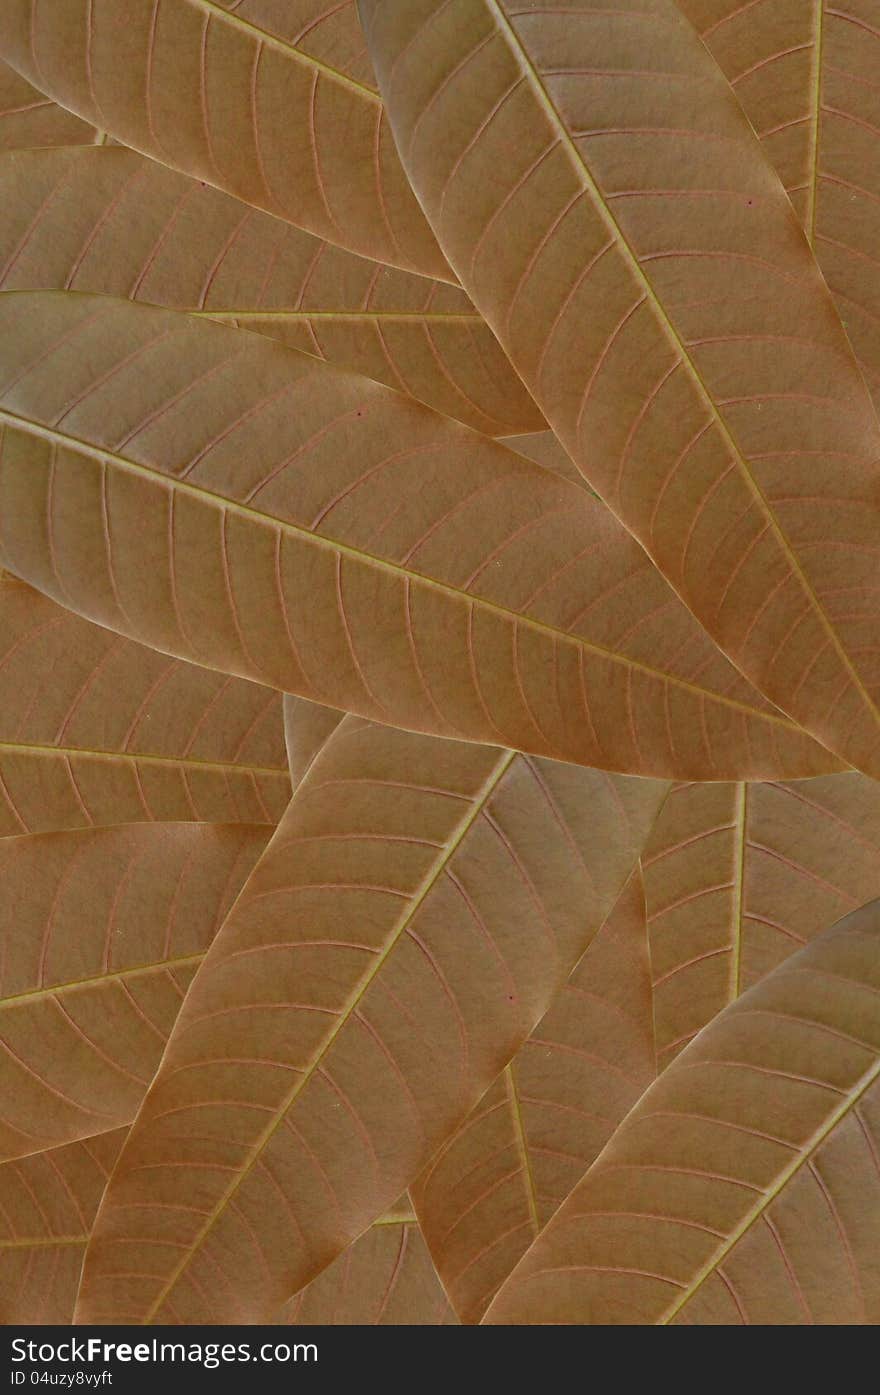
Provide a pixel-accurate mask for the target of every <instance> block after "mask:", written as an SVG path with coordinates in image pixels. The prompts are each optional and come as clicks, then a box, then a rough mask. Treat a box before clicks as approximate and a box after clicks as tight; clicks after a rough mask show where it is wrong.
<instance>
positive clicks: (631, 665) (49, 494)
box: [0, 292, 837, 778]
mask: <svg viewBox="0 0 880 1395" xmlns="http://www.w3.org/2000/svg"><path fill="white" fill-rule="evenodd" d="M0 375H2V381H3V383H4V384H5V386H4V388H3V389H2V390H0V430H2V439H0V563H2V565H3V566H5V567H8V568H9V569H10V570H12V571H14V572H16V573H17V574H18V575H20V576H22V577H23V578H24V579H25V580H27V581H29V582H30V583H32V584H33V585H36V586H37V587H38V588H39V589H40V590H42V591H44V592H46V593H47V594H48V595H51V596H53V597H54V598H56V599H57V600H59V601H60V602H61V603H62V604H64V605H66V606H68V607H70V608H71V609H74V610H76V611H78V612H79V613H80V614H82V615H84V616H86V617H87V618H88V619H91V620H93V621H97V622H98V623H99V624H102V625H105V626H107V628H109V629H113V630H116V631H118V632H120V633H122V634H126V635H129V636H131V637H132V638H135V639H137V640H139V641H141V642H144V643H146V644H149V645H150V646H151V647H153V648H156V649H159V650H162V651H163V652H168V653H171V654H175V655H177V656H178V657H181V658H185V659H187V660H190V661H193V662H196V663H200V664H203V665H205V666H207V667H212V668H218V669H222V670H223V671H225V672H228V673H232V674H237V675H239V676H241V677H245V678H250V679H255V680H257V681H258V682H261V683H265V684H267V685H268V686H271V687H277V688H280V689H282V690H283V691H286V692H292V693H295V694H297V695H298V696H303V697H307V698H310V699H311V700H313V701H316V702H320V703H322V704H324V705H325V706H329V707H336V708H339V709H342V710H346V711H353V712H357V713H359V714H360V715H362V716H366V717H370V718H374V719H376V720H378V721H383V722H393V723H395V724H396V725H400V726H404V727H412V728H415V729H417V730H426V731H429V732H432V733H436V734H438V735H444V736H447V735H448V736H458V737H465V738H467V739H473V740H479V741H492V742H497V743H500V744H503V745H505V746H509V747H511V748H517V749H522V750H530V751H534V752H536V753H538V754H546V755H551V756H554V757H558V758H561V759H566V760H573V761H577V762H580V763H583V764H588V765H593V766H602V767H606V768H611V769H620V770H628V771H634V772H636V771H637V772H639V773H642V774H647V775H661V776H665V775H673V776H675V777H678V778H692V777H700V778H705V777H707V776H708V777H709V778H724V777H725V776H726V777H734V778H738V777H742V776H751V777H761V776H775V775H789V776H790V775H807V774H816V773H818V772H819V771H823V770H828V769H834V768H836V765H837V762H836V761H835V760H834V758H833V757H831V756H829V755H828V754H827V753H826V752H824V751H822V750H820V749H819V748H817V747H816V746H815V745H814V744H813V743H812V742H810V741H809V740H808V738H807V737H806V736H805V735H804V734H803V733H802V732H800V731H799V730H797V729H796V728H794V727H793V725H792V724H791V723H790V722H789V721H788V720H787V719H785V718H783V717H781V716H780V714H779V713H777V712H776V711H774V710H773V709H771V708H769V707H768V706H767V704H766V703H765V702H764V701H763V700H762V699H760V698H758V697H756V696H755V695H754V694H753V692H752V690H751V689H750V688H749V686H748V685H747V684H746V683H745V682H744V680H742V679H741V677H740V676H739V675H738V674H737V673H735V671H734V670H733V669H732V668H731V667H730V666H729V665H728V664H727V662H726V661H725V660H724V659H723V658H722V657H721V656H720V655H719V654H718V651H717V650H716V649H715V647H714V646H713V645H712V644H711V643H710V642H709V641H708V640H707V638H706V637H705V635H704V634H703V632H702V631H701V630H700V629H699V628H698V627H697V626H696V625H695V624H694V622H693V620H692V618H691V616H690V615H689V614H688V613H687V611H686V610H685V609H684V608H683V607H682V606H681V605H680V603H679V602H678V601H677V600H676V599H675V598H674V596H673V595H672V593H671V592H670V591H669V590H668V588H667V587H666V585H665V583H663V581H662V579H661V578H660V577H659V576H658V575H657V573H656V572H655V571H654V569H653V568H651V566H650V564H649V563H648V561H647V560H646V558H645V555H644V553H643V552H642V550H641V548H639V547H638V545H637V544H636V543H635V542H633V541H632V539H630V538H629V537H628V535H627V534H626V533H625V532H624V531H623V529H621V528H620V527H619V525H618V524H617V523H616V522H615V521H614V520H613V519H612V517H611V515H610V514H609V513H608V512H607V510H605V509H604V508H603V507H602V506H601V505H600V504H599V502H598V501H597V500H595V499H592V498H590V497H589V496H588V495H587V494H586V492H585V491H584V490H582V489H578V488H576V487H575V486H574V485H571V484H569V483H568V482H567V481H565V480H562V479H559V478H557V477H556V476H554V475H552V474H551V473H550V472H549V471H546V470H542V469H541V468H540V467H538V466H535V465H533V464H532V463H531V462H529V461H527V460H525V459H524V457H522V456H520V455H518V454H516V453H514V452H512V451H507V450H505V449H504V448H503V447H501V446H499V445H496V444H495V443H493V442H490V441H489V440H487V439H486V438H485V437H480V436H477V435H476V434H475V433H473V432H470V431H468V429H467V428H466V427H463V426H459V425H458V424H457V423H455V422H452V421H450V420H448V419H447V418H445V417H441V416H439V415H438V414H436V413H432V412H430V411H429V410H428V409H427V408H423V407H421V406H419V405H418V404H417V403H413V402H411V401H408V400H407V399H405V398H403V397H400V396H399V395H397V394H395V393H393V392H390V391H389V390H388V389H387V388H383V387H381V386H379V385H378V384H375V383H371V382H368V381H367V380H366V379H362V378H356V377H353V376H351V375H348V374H345V373H342V372H341V371H339V370H336V369H332V368H330V367H328V366H327V365H325V364H321V363H318V362H317V361H316V360H315V359H313V358H310V357H308V356H307V355H304V354H298V353H297V352H296V351H295V350H292V349H284V348H282V347H281V346H279V345H276V344H272V343H270V342H269V341H267V340H263V339H262V338H260V337H259V336H256V335H248V334H242V333H241V332H240V331H238V330H234V329H229V328H227V327H226V326H223V325H216V324H211V323H207V322H204V321H195V320H193V319H191V318H189V317H187V316H183V315H179V314H175V313H173V312H169V311H163V310H155V309H153V308H151V307H148V306H135V305H131V304H129V303H128V302H125V301H116V300H112V299H110V298H108V297H91V296H86V295H76V296H71V295H65V294H61V293H57V292H46V293H34V294H30V293H18V292H16V293H10V294H9V295H4V296H2V297H0ZM621 714H623V716H624V719H623V721H621Z"/></svg>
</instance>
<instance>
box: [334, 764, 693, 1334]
mask: <svg viewBox="0 0 880 1395" xmlns="http://www.w3.org/2000/svg"><path fill="white" fill-rule="evenodd" d="M709 788H712V787H711V786H710V787H709ZM651 1009H652V1001H651V974H650V967H649V963H648V940H647V934H646V929H645V900H644V893H643V891H642V885H641V878H640V875H639V873H638V871H636V872H634V873H633V875H632V876H631V877H630V879H629V881H628V882H627V884H626V886H625V887H624V889H623V891H622V892H621V894H620V897H619V898H618V900H617V902H616V904H615V906H614V908H613V910H612V911H611V914H610V915H609V916H608V919H607V920H606V921H605V924H604V925H603V926H602V928H601V929H600V931H599V933H598V934H597V935H596V937H595V939H594V940H593V941H592V943H591V944H590V946H589V948H588V949H587V951H586V953H585V954H584V956H583V958H582V959H581V960H580V961H579V963H578V964H577V965H576V966H575V968H574V970H573V971H572V973H571V975H570V976H569V979H568V982H567V983H566V984H565V986H564V987H563V988H562V989H561V991H560V992H559V993H558V994H557V996H556V997H555V998H554V999H553V1002H552V1004H551V1006H550V1008H549V1009H548V1011H547V1012H546V1014H545V1015H544V1017H543V1018H542V1019H541V1021H540V1022H539V1023H538V1025H537V1026H536V1027H535V1029H534V1031H533V1032H532V1034H531V1036H530V1037H529V1039H528V1040H527V1041H526V1042H525V1043H524V1044H523V1045H522V1046H521V1047H520V1049H519V1051H518V1052H517V1054H516V1056H515V1057H514V1058H513V1060H512V1061H511V1062H510V1063H509V1065H508V1066H507V1067H506V1069H505V1071H504V1074H503V1075H502V1076H500V1077H499V1079H498V1080H497V1081H496V1082H495V1084H494V1085H493V1086H492V1088H491V1089H490V1090H489V1091H488V1092H487V1093H486V1094H485V1095H484V1096H483V1098H482V1099H481V1101H480V1103H479V1104H478V1105H477V1107H476V1109H474V1110H473V1111H472V1112H471V1114H470V1115H469V1116H468V1118H467V1119H466V1120H465V1122H464V1124H462V1126H461V1128H460V1129H458V1131H457V1132H456V1133H455V1134H454V1135H453V1136H452V1137H451V1138H450V1139H448V1140H447V1142H446V1143H444V1145H443V1148H442V1149H441V1150H440V1152H439V1153H438V1155H437V1157H436V1158H435V1159H434V1160H433V1162H432V1163H431V1164H430V1166H429V1167H428V1168H427V1170H426V1171H425V1172H424V1173H423V1174H422V1176H421V1177H420V1178H419V1179H418V1181H417V1182H416V1183H415V1185H414V1186H413V1188H412V1196H413V1202H414V1205H415V1209H416V1214H417V1216H418V1218H419V1221H420V1223H421V1226H422V1230H423V1232H424V1235H425V1238H426V1239H427V1242H428V1247H429V1249H430V1252H431V1257H432V1258H433V1260H434V1263H435V1264H436V1266H437V1269H438V1271H439V1273H440V1276H441V1278H442V1280H443V1284H444V1287H445V1289H446V1291H447V1293H448V1294H449V1296H450V1298H451V1300H452V1302H453V1304H454V1305H455V1308H456V1310H457V1312H458V1313H459V1314H460V1316H461V1318H462V1321H464V1322H479V1320H480V1318H481V1317H482V1315H483V1313H484V1312H485V1310H486V1308H487V1307H488V1305H489V1302H490V1301H491V1299H492V1297H493V1295H494V1293H495V1292H496V1291H497V1289H498V1288H499V1287H500V1286H501V1284H502V1282H503V1281H504V1280H505V1279H506V1278H507V1276H508V1274H509V1273H510V1272H511V1270H512V1269H513V1268H514V1266H515V1264H516V1263H517V1261H518V1260H519V1259H520V1258H521V1257H522V1255H524V1254H525V1252H526V1250H527V1249H528V1248H529V1246H530V1244H531V1243H532V1241H533V1240H534V1239H535V1237H536V1236H537V1235H538V1233H539V1232H540V1230H541V1229H542V1227H543V1226H545V1225H546V1224H547V1221H548V1220H549V1219H550V1217H551V1216H552V1215H553V1213H554V1211H555V1210H556V1208H557V1207H558V1206H559V1205H560V1203H561V1202H563V1201H564V1200H565V1198H566V1196H567V1195H568V1193H569V1192H570V1191H571V1189H572V1187H573V1186H574V1185H575V1183H576V1182H577V1181H578V1180H579V1179H580V1177H581V1176H582V1174H583V1173H584V1171H585V1170H586V1168H587V1167H589V1165H590V1163H592V1162H593V1160H594V1159H595V1158H596V1156H597V1155H598V1153H599V1152H600V1151H601V1149H602V1148H603V1146H604V1145H605V1143H606V1142H607V1141H608V1139H609V1138H610V1136H611V1135H612V1134H613V1132H614V1129H615V1128H616V1127H617V1125H618V1124H619V1123H620V1121H621V1120H622V1119H623V1117H624V1115H625V1114H626V1113H627V1112H628V1111H629V1109H631V1108H632V1106H633V1105H634V1104H635V1103H636V1101H637V1100H638V1098H639V1096H640V1095H641V1094H642V1092H643V1091H644V1090H645V1089H646V1088H647V1086H648V1085H649V1084H650V1083H651V1081H652V1080H653V1079H654V1076H655V1073H656V1070H655V1058H654V1027H653V1020H652V1011H651ZM337 1263H339V1261H337Z"/></svg>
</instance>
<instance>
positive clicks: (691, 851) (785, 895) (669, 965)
mask: <svg viewBox="0 0 880 1395" xmlns="http://www.w3.org/2000/svg"><path fill="white" fill-rule="evenodd" d="M643 867H644V878H645V891H646V895H647V902H648V931H649V938H650V944H651V960H652V969H653V977H654V1015H655V1023H656V1030H657V1052H658V1060H659V1064H660V1066H661V1068H662V1067H663V1066H665V1065H667V1064H668V1063H669V1061H670V1060H671V1059H672V1058H673V1056H674V1055H675V1054H676V1053H677V1052H678V1051H680V1050H681V1048H682V1047H683V1046H684V1045H685V1044H686V1043H687V1042H688V1041H690V1039H691V1038H692V1037H693V1036H694V1035H695V1034H696V1033H697V1032H698V1031H699V1030H700V1029H701V1028H702V1027H704V1026H705V1025H706V1023H708V1022H709V1021H711V1019H712V1018H713V1017H714V1016H715V1014H716V1013H718V1012H720V1011H721V1009H722V1008H723V1007H725V1006H726V1005H727V1004H728V1003H729V1002H731V1001H732V1000H733V999H734V998H735V997H737V995H738V994H739V993H740V992H741V991H743V990H744V989H746V988H749V987H750V986H751V985H752V984H753V983H756V982H757V980H758V979H760V978H762V977H763V976H764V975H765V974H766V973H768V972H769V971H770V970H771V969H773V968H775V967H776V965H777V964H780V963H781V962H782V960H783V959H785V958H786V957H787V956H788V955H789V954H792V953H793V952H794V951H795V950H797V949H798V948H800V946H801V945H803V944H804V942H805V941H808V940H811V939H813V937H814V936H816V935H817V934H819V932H820V931H822V930H825V929H827V928H828V927H829V926H830V925H833V924H834V923H835V921H837V920H839V919H840V917H841V916H842V915H845V914H846V913H847V912H848V911H852V910H855V909H856V908H857V907H858V906H862V905H864V904H865V902H866V901H870V900H873V899H874V897H876V896H878V895H880V785H878V784H877V783H876V782H875V781H873V780H868V779H865V778H864V776H861V775H856V774H854V773H852V774H846V775H835V776H831V777H829V778H828V779H819V780H803V781H797V782H795V783H793V784H787V785H783V784H773V785H771V784H751V785H746V784H718V785H699V786H698V785H685V786H679V787H677V788H675V789H673V791H672V792H671V794H670V796H669V798H668V800H667V801H666V803H665V805H664V807H663V811H662V813H661V815H660V817H659V818H658V820H657V823H656V825H655V827H654V828H653V829H652V831H651V836H650V838H649V839H648V843H647V845H646V847H645V851H644V854H643Z"/></svg>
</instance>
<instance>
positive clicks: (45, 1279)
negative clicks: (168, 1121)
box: [0, 1129, 128, 1326]
mask: <svg viewBox="0 0 880 1395" xmlns="http://www.w3.org/2000/svg"><path fill="white" fill-rule="evenodd" d="M127 1132H128V1130H127V1129H114V1130H113V1131H112V1132H110V1133H102V1134H99V1135H98V1136H97V1137H95V1138H85V1139H82V1140H80V1141H79V1142H78V1143H68V1144H66V1145H65V1146H64V1147H62V1148H52V1149H50V1150H49V1151H48V1152H45V1153H36V1154H34V1156H33V1157H29V1158H17V1159H16V1160H15V1161H14V1162H7V1163H3V1164H2V1165H0V1322H2V1323H4V1324H5V1325H10V1324H13V1323H27V1324H28V1325H29V1326H30V1325H32V1324H35V1323H39V1324H44V1323H57V1324H59V1325H62V1324H63V1325H64V1326H66V1325H67V1324H69V1323H71V1322H72V1321H73V1307H74V1303H75V1301H76V1291H77V1288H78V1287H79V1276H80V1270H81V1268H82V1258H83V1254H84V1252H85V1248H86V1241H87V1240H88V1238H89V1231H90V1230H91V1228H92V1221H93V1220H94V1217H95V1212H96V1211H97V1209H98V1202H99V1201H100V1200H101V1194H102V1192H103V1190H104V1187H105V1185H106V1182H107V1178H108V1176H109V1174H110V1169H111V1167H112V1166H113V1164H114V1162H115V1161H116V1156H117V1154H118V1152H119V1149H120V1147H121V1145H122V1141H123V1139H124V1138H125V1135H126V1133H127Z"/></svg>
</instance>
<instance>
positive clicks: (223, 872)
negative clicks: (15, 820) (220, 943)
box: [0, 824, 267, 1159]
mask: <svg viewBox="0 0 880 1395" xmlns="http://www.w3.org/2000/svg"><path fill="white" fill-rule="evenodd" d="M266 838H267V832H266V830H265V829H262V828H259V827H249V826H243V825H238V826H236V825H225V826H224V825H212V824H140V825H135V826H127V827H121V828H102V829H88V830H84V831H80V832H75V833H43V834H35V835H33V836H31V837H23V838H5V839H3V840H2V841H0V886H2V892H0V924H2V943H3V957H2V980H0V1080H2V1085H0V1098H2V1100H3V1106H2V1123H0V1156H2V1157H3V1158H4V1159H5V1158H13V1157H17V1156H20V1155H23V1154H27V1153H35V1152H38V1151H40V1150H43V1149H47V1148H54V1147H56V1146H57V1145H59V1144H62V1143H68V1142H71V1141H73V1140H74V1139H77V1138H85V1137H88V1136H89V1135H90V1134H95V1133H98V1132H101V1131H104V1130H110V1129H115V1128H116V1127H117V1126H118V1125H120V1124H127V1123H129V1122H130V1120H131V1119H132V1117H133V1116H134V1114H135V1111H136V1110H137V1108H138V1105H139V1104H140V1102H141V1099H142V1097H143V1093H144V1090H145V1089H146V1087H147V1086H148V1084H149V1083H150V1079H151V1077H152V1075H153V1072H154V1071H155V1069H156V1067H157V1066H158V1064H159V1058H160V1056H161V1054H162V1051H163V1048H164V1046H165V1041H166V1038H167V1036H168V1032H169V1031H170V1029H171V1026H172V1023H173V1022H174V1019H175V1017H176V1016H177V1012H178V1009H179V1007H180V1002H181V999H182V997H183V994H184V991H185V989H186V987H187V985H188V984H189V982H190V980H191V978H192V976H193V974H194V972H195V969H196V965H197V964H198V963H199V961H200V959H201V957H202V955H203V954H204V952H205V950H206V949H207V947H208V945H209V944H210V942H211V940H212V938H213V936H214V933H215V931H216V929H217V927H218V925H219V924H220V923H221V921H222V919H223V917H224V915H225V914H226V911H227V910H228V908H229V905H230V903H231V902H232V900H234V898H235V895H236V893H237V891H238V888H239V887H240V886H241V884H242V882H244V880H245V879H246V877H247V876H248V873H249V872H250V870H251V868H252V867H253V865H254V863H255V862H256V860H257V858H258V856H259V854H260V852H261V850H262V848H263V846H264V845H265V842H266Z"/></svg>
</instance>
